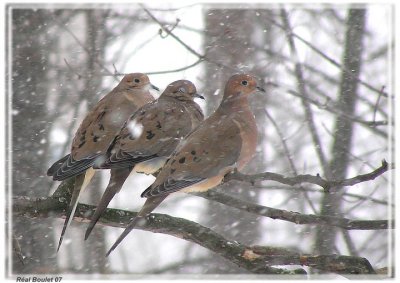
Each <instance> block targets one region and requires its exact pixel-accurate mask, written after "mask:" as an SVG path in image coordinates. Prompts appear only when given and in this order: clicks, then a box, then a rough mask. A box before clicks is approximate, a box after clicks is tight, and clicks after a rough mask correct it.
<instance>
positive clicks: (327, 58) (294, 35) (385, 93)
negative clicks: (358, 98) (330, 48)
mask: <svg viewBox="0 0 400 283" xmlns="http://www.w3.org/2000/svg"><path fill="white" fill-rule="evenodd" d="M267 20H268V21H269V22H271V23H272V24H273V25H275V26H277V27H279V28H281V29H283V30H285V31H286V32H289V35H290V36H292V37H295V38H297V39H298V40H300V41H301V42H303V43H304V44H305V45H307V46H308V47H309V48H310V49H311V50H313V51H314V52H315V53H317V54H318V55H320V56H321V57H322V58H324V59H325V60H327V61H328V62H330V63H331V64H332V65H334V66H335V67H337V68H339V69H340V70H341V71H343V72H345V73H346V74H347V75H349V76H351V77H352V78H353V79H355V80H357V81H358V82H359V83H360V84H362V85H363V86H365V87H366V88H368V89H369V90H371V91H374V92H376V93H377V94H380V93H382V94H381V95H382V96H384V97H389V95H388V93H387V92H381V90H380V89H378V88H376V87H373V86H372V85H370V84H369V83H367V82H365V81H363V80H362V79H360V78H358V77H354V74H353V73H352V72H351V70H346V69H345V68H343V67H342V65H340V63H339V62H337V61H336V60H335V59H333V58H331V57H329V56H328V55H326V54H325V53H324V52H323V51H321V50H320V49H318V48H317V47H316V46H314V45H313V44H312V43H311V42H309V41H307V40H305V39H304V38H302V37H301V36H299V35H298V34H296V33H294V32H293V31H292V30H290V31H287V28H286V26H285V25H281V24H280V23H278V22H277V21H275V20H274V19H272V18H269V19H267ZM390 98H393V96H392V95H391V96H390Z"/></svg>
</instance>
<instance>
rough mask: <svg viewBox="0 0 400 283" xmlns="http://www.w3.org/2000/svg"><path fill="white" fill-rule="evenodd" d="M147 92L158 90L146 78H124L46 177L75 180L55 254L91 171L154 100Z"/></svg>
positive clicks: (135, 75)
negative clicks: (130, 120)
mask: <svg viewBox="0 0 400 283" xmlns="http://www.w3.org/2000/svg"><path fill="white" fill-rule="evenodd" d="M150 88H154V89H157V90H158V88H156V87H155V86H153V85H152V84H151V83H150V81H149V78H148V77H147V75H145V74H141V73H132V74H128V75H125V76H124V78H123V79H122V80H121V82H120V83H119V84H118V85H117V86H116V87H115V88H114V89H113V90H112V91H111V92H110V93H108V94H107V95H106V96H104V97H103V98H102V99H101V100H100V101H99V102H98V103H97V105H96V106H95V107H94V108H93V109H92V110H91V111H90V112H89V113H88V114H87V115H86V117H85V119H84V120H83V121H82V123H81V125H80V126H79V128H78V131H77V132H76V134H75V137H74V139H73V141H72V147H71V153H70V154H68V155H66V156H64V157H63V158H61V159H60V160H59V161H57V162H55V163H54V164H53V165H52V166H51V167H50V168H49V170H48V171H47V175H49V176H53V179H54V180H59V181H62V180H65V179H67V178H70V177H73V176H76V179H75V185H74V189H73V192H72V196H71V201H70V204H69V207H68V210H67V215H66V219H65V222H64V227H63V230H62V232H61V237H60V241H59V244H58V247H57V251H58V250H59V249H60V246H61V243H62V240H63V237H64V234H65V231H66V229H67V227H68V226H69V225H70V223H71V220H72V218H73V217H71V216H73V215H74V213H75V209H76V206H77V204H78V199H79V196H80V194H81V193H82V192H83V191H84V189H85V188H86V186H87V185H88V184H89V182H90V180H91V178H92V177H93V175H94V170H93V169H92V168H91V167H92V166H93V165H94V164H95V163H96V162H99V161H101V159H103V160H104V158H103V155H104V154H105V153H106V152H107V149H108V147H109V145H110V143H111V142H112V141H113V139H114V137H115V135H116V134H117V133H118V131H119V130H120V128H121V127H122V125H123V124H124V122H125V121H126V120H127V119H128V118H129V117H130V116H131V115H132V113H134V112H135V111H136V110H137V109H138V108H139V107H141V106H143V105H144V104H147V103H149V102H152V101H153V100H154V97H153V96H152V95H151V94H150V92H149V89H150Z"/></svg>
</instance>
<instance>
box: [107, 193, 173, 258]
mask: <svg viewBox="0 0 400 283" xmlns="http://www.w3.org/2000/svg"><path fill="white" fill-rule="evenodd" d="M167 196H168V195H167V194H166V195H161V196H157V197H151V198H148V199H147V200H146V202H145V203H144V205H143V207H142V209H141V210H140V211H139V213H138V214H137V216H136V217H134V218H133V219H132V220H131V222H130V223H129V224H128V226H127V227H126V228H125V231H124V232H123V233H122V234H121V236H119V238H118V239H117V241H116V242H115V243H114V245H113V246H112V247H111V249H110V250H109V251H108V252H107V254H106V256H109V255H110V253H111V252H112V251H113V250H115V248H116V247H117V246H118V245H119V243H121V242H122V240H123V239H124V238H125V237H126V236H127V235H128V234H129V232H130V231H132V229H133V228H135V226H136V224H137V223H138V222H139V221H140V220H142V219H143V218H145V217H146V216H147V215H149V214H150V213H151V212H152V211H153V210H154V209H155V208H156V207H157V206H159V205H160V203H161V202H162V201H163V200H164V199H165V198H166V197H167Z"/></svg>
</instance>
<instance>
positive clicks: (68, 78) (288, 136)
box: [8, 3, 394, 278]
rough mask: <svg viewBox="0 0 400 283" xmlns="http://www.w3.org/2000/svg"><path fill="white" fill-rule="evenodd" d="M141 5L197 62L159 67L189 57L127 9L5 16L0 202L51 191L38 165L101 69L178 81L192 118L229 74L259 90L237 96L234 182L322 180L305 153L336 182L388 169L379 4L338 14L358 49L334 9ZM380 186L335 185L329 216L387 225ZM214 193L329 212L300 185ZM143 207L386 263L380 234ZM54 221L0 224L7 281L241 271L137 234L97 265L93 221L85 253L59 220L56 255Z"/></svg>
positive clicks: (200, 204) (386, 51) (259, 238)
mask: <svg viewBox="0 0 400 283" xmlns="http://www.w3.org/2000/svg"><path fill="white" fill-rule="evenodd" d="M146 7H147V8H148V9H149V11H150V12H151V14H152V15H153V16H154V17H156V18H157V19H158V20H159V21H160V22H161V23H162V24H165V25H166V27H167V28H170V29H171V28H173V30H172V32H173V33H174V34H175V35H176V36H177V37H179V39H180V40H182V41H183V42H184V43H185V44H187V46H189V47H190V48H192V49H193V50H194V51H195V52H196V53H198V54H201V55H205V57H206V60H203V61H202V62H200V63H198V64H196V65H195V66H193V67H190V68H187V69H185V70H182V71H177V72H172V71H171V72H170V70H175V69H179V68H183V67H185V66H190V65H192V64H193V63H195V62H197V61H198V60H199V57H198V56H197V55H196V54H194V52H191V51H190V50H189V49H188V48H187V47H185V46H184V45H182V44H181V43H179V42H178V41H177V40H176V39H175V38H173V37H172V36H171V35H169V36H167V34H166V33H165V32H162V33H161V36H160V34H159V30H160V25H159V24H158V23H156V22H155V21H154V20H152V19H151V18H150V17H149V15H148V14H147V13H146V12H145V11H144V10H143V9H142V8H141V6H139V5H137V4H130V5H128V4H116V5H104V6H103V5H96V6H93V5H83V6H82V5H78V4H75V5H72V4H71V5H62V6H58V5H55V4H53V5H50V4H49V5H41V6H33V5H22V6H21V5H20V6H18V5H15V4H14V5H12V7H9V8H10V9H9V10H8V13H9V14H8V15H9V18H8V25H9V26H8V27H9V32H10V34H9V35H10V37H11V38H10V40H11V46H10V48H11V50H9V52H11V53H10V54H9V55H10V56H9V62H8V63H9V67H11V70H12V79H11V82H10V83H11V87H12V95H11V96H10V97H9V98H10V99H9V104H8V107H9V111H10V112H9V114H10V117H9V119H8V123H9V124H10V125H11V127H12V129H11V130H12V136H11V139H10V142H11V143H12V163H11V164H12V169H11V174H12V176H11V177H12V182H13V183H12V190H13V194H14V195H26V196H29V197H45V196H49V195H51V193H52V192H54V190H55V189H56V188H57V186H58V185H59V183H58V182H52V181H51V180H50V178H49V177H47V176H46V174H45V173H46V171H47V168H48V167H49V166H50V165H51V164H52V163H53V162H54V161H56V160H58V159H59V158H61V157H62V156H64V155H65V154H66V153H68V152H69V149H70V145H71V141H72V138H73V134H74V132H75V131H76V129H77V128H78V126H79V123H80V122H81V121H82V119H83V118H84V116H85V113H86V112H87V111H88V109H89V108H91V107H93V106H94V105H95V103H96V102H97V101H98V100H100V98H101V97H102V96H104V95H105V94H106V93H107V92H108V91H110V90H111V89H112V88H113V87H114V86H115V85H116V84H117V83H118V81H119V80H120V79H121V78H122V77H121V76H113V75H112V74H113V73H115V72H117V73H130V72H144V73H149V77H150V80H151V81H152V83H153V84H154V85H156V86H158V87H159V88H160V89H161V91H162V90H163V88H165V86H166V85H167V84H169V83H170V82H172V81H174V80H178V79H189V80H191V81H192V82H194V83H195V85H196V86H197V89H198V90H199V93H202V94H203V95H204V96H205V97H206V100H205V102H203V101H198V103H199V104H200V105H201V107H202V108H203V110H204V112H205V113H206V116H208V115H209V114H210V113H211V112H212V111H214V110H215V109H216V107H217V106H218V104H219V101H220V99H221V97H222V94H223V86H224V84H225V82H226V80H227V78H229V76H231V75H232V74H234V73H237V72H249V73H251V74H253V75H255V76H256V77H257V79H258V80H259V83H260V85H261V86H264V88H266V89H267V93H266V94H262V93H256V94H254V95H253V96H252V97H251V100H252V107H253V110H254V114H255V116H256V119H257V122H258V126H259V133H260V139H259V145H258V148H257V156H256V157H255V158H254V160H253V161H252V162H251V164H250V165H249V166H248V168H247V173H258V172H265V171H269V172H275V173H279V174H283V175H285V176H294V175H295V174H317V173H319V174H321V175H322V176H324V177H326V173H327V172H326V171H325V172H324V170H323V165H324V164H323V162H322V161H321V156H319V155H318V150H317V149H318V147H319V146H321V148H320V149H321V150H322V152H323V154H324V156H325V158H326V160H325V161H326V163H325V165H327V164H328V165H334V164H340V168H339V169H338V168H332V170H333V171H343V172H342V173H341V174H342V175H343V174H344V175H343V176H342V178H346V177H353V176H355V175H359V174H364V173H368V172H371V171H372V170H374V169H375V168H377V167H379V166H380V165H381V160H382V159H386V160H388V161H390V158H391V150H392V149H391V147H390V146H391V141H390V140H389V136H390V135H389V133H390V131H391V129H392V128H391V126H390V123H391V121H390V119H391V118H390V117H391V111H390V107H389V106H390V105H391V99H392V97H393V91H392V87H393V86H392V85H391V83H392V65H391V63H392V60H393V57H392V56H393V54H392V47H393V44H394V41H393V38H392V37H391V36H392V32H393V31H392V26H393V18H392V17H393V11H392V7H391V6H390V5H384V4H382V5H381V4H379V5H378V4H376V5H367V6H357V7H353V8H356V9H365V10H366V16H365V25H364V29H362V30H363V32H362V35H361V37H362V45H361V46H354V45H352V44H349V40H350V41H351V36H350V38H349V37H346V30H347V29H348V26H349V22H348V21H347V19H348V17H349V11H350V10H349V9H350V8H351V7H350V6H348V5H312V6H307V5H284V6H278V5H272V4H257V5H256V4H235V5H232V4H231V5H228V4H223V5H217V4H191V5H186V6H184V5H174V4H171V3H163V4H160V3H157V5H155V4H154V5H151V4H146ZM33 8H34V9H33ZM281 8H284V9H285V11H286V12H287V15H288V17H287V18H288V20H289V22H290V25H291V27H292V29H293V33H295V34H296V35H297V36H298V38H296V40H295V44H296V49H297V50H296V51H297V54H298V57H296V56H293V54H292V52H291V50H290V46H289V44H288V40H287V37H286V33H285V31H284V30H283V28H282V26H283V21H282V20H283V16H282V14H281V10H280V9H281ZM178 19H179V20H178ZM175 25H176V26H175ZM174 26H175V27H174ZM345 46H348V48H355V49H357V48H358V49H360V52H361V60H360V62H359V63H360V65H361V70H360V75H359V79H360V83H358V84H357V87H356V89H357V91H356V93H350V94H348V95H354V96H355V97H356V99H355V102H354V110H349V111H351V112H346V111H348V110H347V109H346V108H343V105H342V104H341V103H340V101H339V98H340V97H341V94H342V93H343V91H345V90H343V88H342V87H341V86H342V84H341V82H342V80H343V77H344V75H343V74H344V72H343V69H342V67H341V65H342V64H343V62H344V54H345V52H346V50H345ZM296 62H298V63H300V64H302V66H303V69H302V70H303V75H304V80H305V87H306V91H307V92H308V96H309V98H310V100H309V101H311V105H310V109H311V111H312V114H313V121H314V123H315V126H316V130H317V132H316V134H317V135H318V137H319V139H320V145H319V146H318V145H316V144H315V142H313V139H312V137H311V134H310V129H309V123H310V121H309V119H307V117H306V115H305V110H304V105H303V103H302V99H301V96H300V95H299V93H300V91H299V83H298V77H296V73H295V72H294V69H295V63H296ZM221 64H222V65H223V66H221ZM338 65H339V66H338ZM159 72H162V73H159ZM160 93H161V92H160ZM160 93H156V92H154V94H155V95H159V94H160ZM386 94H387V95H386ZM266 111H267V112H266ZM343 113H344V114H343ZM346 115H347V116H346ZM343 116H346V117H347V118H348V120H350V121H351V131H350V133H348V135H349V137H350V140H351V142H350V144H349V145H348V146H347V145H343V148H342V149H341V150H340V151H342V152H338V151H337V150H335V149H334V148H335V147H334V145H335V144H337V139H340V138H342V137H340V136H338V135H337V131H338V128H337V124H336V122H337V119H338V117H343ZM339 130H340V129H339ZM285 147H286V148H285ZM343 153H344V154H343ZM343 156H345V157H343ZM342 169H343V170H342ZM108 178H109V173H108V172H107V171H105V172H103V171H102V172H101V173H100V174H97V177H96V178H95V180H94V182H93V186H92V187H91V188H89V189H88V190H87V191H86V195H85V196H84V198H83V199H82V200H81V201H82V202H85V203H90V204H96V203H97V201H98V200H99V199H100V197H101V193H102V191H103V190H104V189H105V187H106V185H107V182H108ZM337 178H340V176H339V177H337ZM153 180H154V178H153V177H150V176H144V175H138V174H137V175H134V176H131V177H130V178H129V179H128V181H127V182H126V183H125V185H124V187H123V189H122V190H121V192H120V193H119V194H118V195H117V196H116V197H115V198H114V200H113V201H112V202H111V204H110V207H113V208H120V209H127V210H133V211H136V210H137V209H138V208H139V207H140V206H141V205H142V204H143V202H144V200H143V199H142V198H140V193H141V192H142V191H143V190H144V189H145V188H147V186H148V185H149V184H151V183H152V181H153ZM389 188H390V174H389V173H385V174H384V175H382V176H380V177H378V178H377V179H376V180H374V181H370V182H367V183H361V184H358V185H355V186H351V187H346V188H344V189H340V190H339V192H340V193H338V194H339V195H340V197H339V200H338V202H337V204H338V207H335V209H334V210H335V215H336V216H338V217H344V218H349V219H363V220H380V219H388V218H390V217H391V215H390V212H391V210H392V204H391V202H390V199H391V194H392V193H391V191H390V190H389ZM218 190H220V191H221V192H225V193H227V194H230V195H233V196H235V197H238V198H242V199H244V200H248V201H251V202H254V203H258V204H261V205H264V206H267V207H273V208H279V209H284V210H287V211H296V212H299V213H303V214H317V215H319V214H321V213H323V212H324V211H325V208H324V204H325V205H328V206H329V204H327V203H326V201H327V200H326V196H325V194H324V193H323V191H322V190H321V188H319V187H317V186H312V185H309V184H305V185H303V186H294V187H293V186H286V185H282V184H279V183H276V182H269V181H268V182H267V181H266V182H262V183H261V184H257V185H256V186H253V187H251V186H249V185H248V184H244V183H239V182H230V183H227V184H224V185H223V186H221V188H219V189H218ZM156 212H158V213H167V214H170V215H173V216H176V217H182V218H186V219H189V220H192V221H195V222H197V223H200V224H202V225H204V226H206V227H209V228H211V229H213V230H215V231H216V232H218V233H220V234H222V235H223V236H225V237H226V238H227V239H230V240H237V241H239V242H241V243H243V244H247V245H262V246H274V247H283V248H287V249H292V250H294V251H298V252H301V253H304V254H319V253H321V251H324V252H326V253H329V254H342V255H354V256H361V257H366V258H367V259H368V260H369V261H370V262H371V264H372V266H373V267H374V268H377V269H378V268H383V267H387V266H388V265H390V264H392V262H391V258H390V257H389V256H390V252H391V250H392V249H391V248H390V247H389V246H388V245H389V243H390V242H389V238H388V236H389V235H388V234H389V233H388V230H349V231H347V230H342V229H332V227H330V226H323V225H296V224H294V223H291V222H285V221H282V220H273V219H271V218H266V217H261V216H256V215H253V214H249V213H246V212H243V211H238V210H235V209H233V208H229V207H227V206H224V205H219V204H215V203H212V202H211V201H207V200H205V199H203V198H199V197H195V196H189V195H183V194H176V195H173V196H171V197H170V198H169V199H168V200H167V201H165V202H164V204H163V205H161V206H160V207H159V208H158V209H157V211H156ZM63 221H64V220H63V219H53V218H48V219H35V220H31V219H23V218H16V219H13V225H12V227H13V233H14V234H15V236H16V237H17V239H18V240H19V241H20V245H21V248H22V251H23V253H24V254H25V256H26V257H27V261H28V264H26V265H21V264H20V262H19V261H18V260H17V259H13V267H12V272H13V273H16V274H18V273H65V274H97V275H93V276H95V277H98V278H100V277H102V276H103V275H102V274H246V273H248V271H246V270H244V269H241V268H238V267H237V266H235V265H234V264H233V263H230V262H228V261H226V260H225V259H223V258H222V257H220V256H218V255H216V254H214V253H212V252H210V251H208V250H206V249H205V248H202V247H200V246H197V245H195V244H193V243H189V242H186V241H184V240H182V239H179V238H174V237H171V236H168V235H163V234H154V233H150V232H144V231H139V230H134V231H133V232H131V234H130V235H129V236H128V237H127V238H126V239H125V240H124V241H123V243H122V244H121V245H120V246H119V247H118V248H117V249H116V250H115V251H114V252H113V254H112V255H111V256H110V257H109V258H108V259H105V258H104V253H105V252H106V251H107V250H108V248H109V247H110V246H111V244H112V243H113V242H114V240H115V239H116V238H117V237H118V236H119V234H120V233H121V232H122V229H118V228H112V227H101V226H98V227H97V228H95V235H93V237H91V239H92V242H90V243H89V242H84V241H83V236H84V231H85V229H86V225H85V224H82V223H73V225H72V227H71V229H70V230H69V231H67V234H66V238H65V240H64V244H63V246H62V248H61V250H60V252H59V253H58V254H56V253H55V245H56V242H58V237H59V235H60V232H61V228H62V224H63ZM326 235H330V236H332V235H333V237H332V238H331V240H330V243H329V244H327V245H326V246H324V247H321V246H319V245H320V243H321V237H322V238H323V237H326ZM322 242H323V241H322Z"/></svg>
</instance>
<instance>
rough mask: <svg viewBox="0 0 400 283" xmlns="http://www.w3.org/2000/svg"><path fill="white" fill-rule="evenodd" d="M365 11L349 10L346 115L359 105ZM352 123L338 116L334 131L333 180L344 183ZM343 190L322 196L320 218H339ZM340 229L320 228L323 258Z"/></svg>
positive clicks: (343, 87)
mask: <svg viewBox="0 0 400 283" xmlns="http://www.w3.org/2000/svg"><path fill="white" fill-rule="evenodd" d="M365 18H366V10H365V9H350V10H349V11H348V16H347V31H346V36H345V46H344V53H343V63H342V66H343V68H345V69H346V70H348V71H349V72H343V73H342V78H341V83H340V90H339V97H338V100H337V104H338V106H339V108H340V109H341V110H342V111H343V112H344V113H346V114H348V115H351V116H353V115H354V112H355V106H356V103H357V96H358V93H357V90H358V86H359V82H358V80H357V78H358V77H359V74H360V70H361V62H362V53H363V37H364V33H365ZM353 124H354V123H353V122H352V121H350V120H348V119H345V118H344V117H343V116H342V115H338V116H337V118H336V123H335V126H334V130H333V134H334V137H333V146H332V149H331V156H332V158H331V162H330V164H329V167H330V168H331V173H332V178H334V179H344V178H345V177H346V174H347V170H348V166H349V157H350V156H349V152H351V148H352V136H353ZM340 190H341V187H340V186H337V187H333V188H331V189H330V193H329V194H325V195H324V196H323V199H322V202H321V215H330V216H340V214H341V202H342V194H341V193H340ZM337 231H338V230H337V229H335V228H333V227H331V228H329V229H328V228H319V229H317V233H316V240H315V249H316V251H318V252H319V253H321V254H327V253H331V252H332V251H333V250H334V245H335V242H336V241H335V238H336V235H337Z"/></svg>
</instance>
